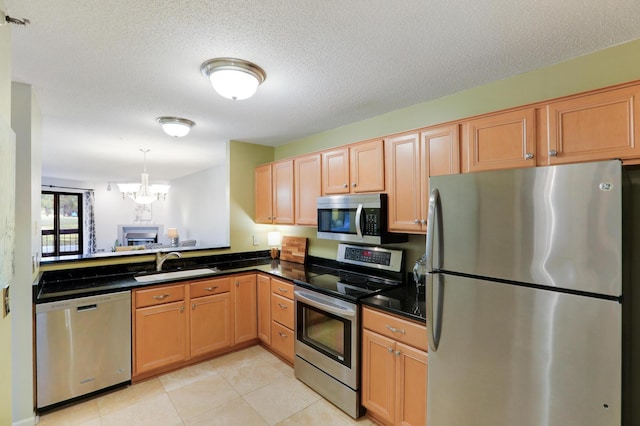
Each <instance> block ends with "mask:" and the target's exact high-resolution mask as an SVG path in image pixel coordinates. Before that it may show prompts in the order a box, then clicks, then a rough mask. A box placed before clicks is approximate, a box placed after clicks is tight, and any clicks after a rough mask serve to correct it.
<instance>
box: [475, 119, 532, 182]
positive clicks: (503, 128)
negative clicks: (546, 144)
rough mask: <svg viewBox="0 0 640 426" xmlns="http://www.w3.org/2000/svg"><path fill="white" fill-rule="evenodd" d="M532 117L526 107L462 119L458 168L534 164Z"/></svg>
mask: <svg viewBox="0 0 640 426" xmlns="http://www.w3.org/2000/svg"><path fill="white" fill-rule="evenodd" d="M535 117H536V114H535V108H529V109H522V110H516V111H507V112H504V113H499V114H495V115H490V116H487V117H480V118H477V119H474V120H470V121H467V122H466V123H464V124H463V127H462V129H463V130H462V134H463V136H462V137H463V141H462V159H463V162H462V172H463V173H467V172H479V171H483V170H497V169H511V168H518V167H535V165H536V158H535V155H536V123H535Z"/></svg>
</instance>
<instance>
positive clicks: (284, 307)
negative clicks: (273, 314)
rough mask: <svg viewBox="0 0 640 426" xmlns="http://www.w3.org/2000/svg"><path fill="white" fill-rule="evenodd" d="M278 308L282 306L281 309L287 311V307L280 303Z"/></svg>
mask: <svg viewBox="0 0 640 426" xmlns="http://www.w3.org/2000/svg"><path fill="white" fill-rule="evenodd" d="M278 306H280V309H287V305H283V304H282V303H278Z"/></svg>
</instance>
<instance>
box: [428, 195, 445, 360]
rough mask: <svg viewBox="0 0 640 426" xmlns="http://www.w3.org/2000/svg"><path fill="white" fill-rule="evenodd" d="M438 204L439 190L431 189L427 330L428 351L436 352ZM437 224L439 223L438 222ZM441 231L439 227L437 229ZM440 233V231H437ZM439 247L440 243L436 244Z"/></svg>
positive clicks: (440, 294) (440, 292) (439, 217)
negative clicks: (436, 232) (434, 289)
mask: <svg viewBox="0 0 640 426" xmlns="http://www.w3.org/2000/svg"><path fill="white" fill-rule="evenodd" d="M439 204H440V192H439V191H438V190H437V189H434V190H433V191H431V196H430V197H429V214H428V216H427V270H428V273H427V283H426V284H427V301H426V302H427V330H428V339H427V340H428V341H429V351H431V352H436V351H437V350H438V342H439V340H440V336H439V334H440V333H438V336H437V337H438V339H437V340H436V329H437V326H436V324H435V323H434V315H433V302H434V301H433V249H434V244H433V243H434V238H435V236H434V230H435V222H436V219H438V220H439V222H441V216H440V215H438V214H437V212H438V207H439ZM439 225H441V224H440V223H439ZM438 230H439V231H441V229H440V228H439V229H438ZM438 234H439V235H442V232H439V233H438ZM438 248H440V244H439V245H438ZM438 276H439V279H440V278H441V276H440V274H438ZM439 287H440V288H439V289H440V291H439V292H438V294H439V297H441V296H442V288H441V287H442V286H439Z"/></svg>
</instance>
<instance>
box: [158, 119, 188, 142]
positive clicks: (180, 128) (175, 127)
mask: <svg viewBox="0 0 640 426" xmlns="http://www.w3.org/2000/svg"><path fill="white" fill-rule="evenodd" d="M156 121H157V122H158V123H160V125H161V126H162V130H164V132H165V133H166V134H168V135H169V136H173V137H174V138H181V137H183V136H186V135H187V134H188V133H189V130H191V128H192V127H193V126H195V125H196V123H194V122H193V121H191V120H187V119H186V118H179V117H158V118H156Z"/></svg>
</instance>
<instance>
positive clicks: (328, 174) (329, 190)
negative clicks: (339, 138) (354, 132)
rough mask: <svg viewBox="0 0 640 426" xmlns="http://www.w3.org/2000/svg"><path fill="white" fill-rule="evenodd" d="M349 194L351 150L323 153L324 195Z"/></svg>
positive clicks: (342, 149) (340, 149)
mask: <svg viewBox="0 0 640 426" xmlns="http://www.w3.org/2000/svg"><path fill="white" fill-rule="evenodd" d="M348 193H349V148H347V147H343V148H338V149H332V150H331V151H325V152H323V153H322V194H324V195H333V194H348Z"/></svg>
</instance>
